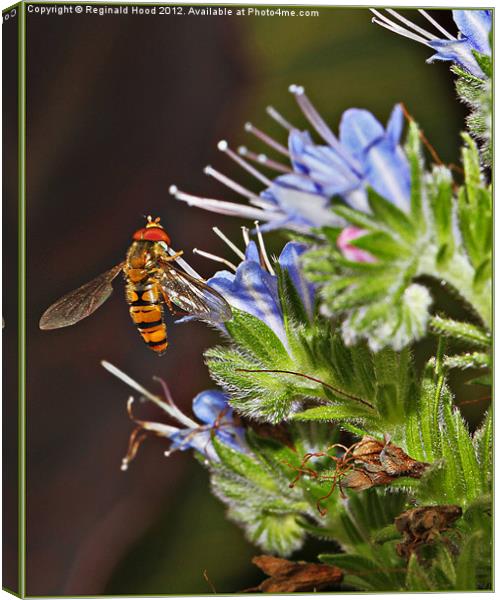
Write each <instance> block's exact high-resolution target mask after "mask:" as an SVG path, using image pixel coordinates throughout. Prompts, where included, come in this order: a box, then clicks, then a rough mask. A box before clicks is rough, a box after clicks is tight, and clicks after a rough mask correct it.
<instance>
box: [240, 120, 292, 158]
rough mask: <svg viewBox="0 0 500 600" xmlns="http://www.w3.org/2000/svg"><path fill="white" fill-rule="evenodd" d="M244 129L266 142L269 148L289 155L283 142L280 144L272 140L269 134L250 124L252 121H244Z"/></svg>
mask: <svg viewBox="0 0 500 600" xmlns="http://www.w3.org/2000/svg"><path fill="white" fill-rule="evenodd" d="M245 131H248V133H251V134H252V135H254V136H255V137H256V138H258V139H259V140H261V141H262V142H264V144H267V145H268V146H269V147H270V148H273V150H276V152H279V153H280V154H283V155H284V156H289V155H290V153H289V152H288V148H286V146H283V144H280V143H279V142H277V141H276V140H274V139H273V138H272V137H271V136H269V135H267V133H264V132H263V131H261V130H260V129H257V127H255V126H254V125H252V123H245Z"/></svg>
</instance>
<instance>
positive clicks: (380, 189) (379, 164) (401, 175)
mask: <svg viewBox="0 0 500 600" xmlns="http://www.w3.org/2000/svg"><path fill="white" fill-rule="evenodd" d="M364 166H365V175H366V179H367V182H368V184H369V185H370V186H371V187H372V188H373V189H374V190H375V191H376V192H377V193H378V194H380V195H381V196H383V197H384V198H387V200H390V201H391V202H392V203H393V204H394V205H395V206H397V207H398V208H399V209H401V210H403V211H406V212H408V210H409V204H410V167H409V165H408V161H407V159H406V157H405V155H404V153H403V151H402V150H401V148H399V147H397V148H394V146H393V145H392V143H391V142H389V141H388V140H387V139H385V140H381V141H380V142H378V143H376V144H375V145H374V146H372V147H371V148H370V150H369V151H368V153H367V155H366V159H365V163H364Z"/></svg>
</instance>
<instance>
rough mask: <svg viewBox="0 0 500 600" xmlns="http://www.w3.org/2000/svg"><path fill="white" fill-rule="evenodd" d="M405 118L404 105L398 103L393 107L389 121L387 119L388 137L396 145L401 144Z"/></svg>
mask: <svg viewBox="0 0 500 600" xmlns="http://www.w3.org/2000/svg"><path fill="white" fill-rule="evenodd" d="M403 120H404V115H403V107H402V106H401V104H396V106H395V107H394V108H393V109H392V113H391V116H390V117H389V121H387V127H386V136H387V139H388V140H389V141H390V142H391V144H393V145H394V146H397V145H398V144H399V140H400V139H401V134H402V133H403Z"/></svg>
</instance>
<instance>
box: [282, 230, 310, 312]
mask: <svg viewBox="0 0 500 600" xmlns="http://www.w3.org/2000/svg"><path fill="white" fill-rule="evenodd" d="M305 250H307V246H306V245H305V244H299V243H297V242H288V244H286V246H285V247H284V248H283V250H282V252H281V254H280V257H279V259H278V260H279V264H280V265H281V267H282V268H283V269H284V270H285V271H287V273H288V274H289V275H290V278H291V280H292V282H293V285H294V286H295V289H296V290H297V292H298V293H299V296H300V298H301V300H302V304H303V305H304V308H305V309H306V312H307V314H308V316H309V318H312V316H313V312H314V296H315V286H314V285H313V284H312V283H311V282H310V281H308V280H307V279H306V278H305V277H304V274H303V272H302V268H301V265H300V261H299V257H300V255H301V254H303V253H304V252H305Z"/></svg>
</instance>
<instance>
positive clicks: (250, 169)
mask: <svg viewBox="0 0 500 600" xmlns="http://www.w3.org/2000/svg"><path fill="white" fill-rule="evenodd" d="M217 148H218V149H219V150H220V151H221V152H225V153H226V154H227V155H228V156H229V157H230V158H232V159H233V160H234V161H235V162H236V163H238V164H239V165H240V167H242V168H243V169H245V171H247V172H248V173H250V175H253V176H254V177H255V178H256V179H258V180H259V181H260V182H262V183H263V184H264V185H267V186H270V185H271V183H272V182H271V180H270V179H268V178H267V177H265V176H264V175H262V173H260V172H259V171H257V169H255V168H254V167H252V165H250V164H249V163H247V161H246V160H243V159H242V158H241V157H240V156H238V155H237V154H236V152H233V151H232V150H231V148H229V146H228V144H227V142H226V141H225V140H221V141H220V142H219V143H218V144H217Z"/></svg>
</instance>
